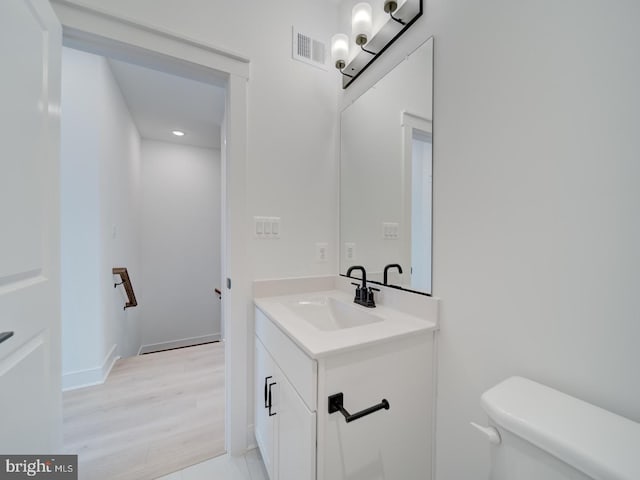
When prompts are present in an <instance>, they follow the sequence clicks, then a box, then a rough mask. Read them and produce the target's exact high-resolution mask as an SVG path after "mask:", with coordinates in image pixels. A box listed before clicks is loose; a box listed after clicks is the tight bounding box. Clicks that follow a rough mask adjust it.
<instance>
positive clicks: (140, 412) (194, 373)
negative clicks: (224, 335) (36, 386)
mask: <svg viewBox="0 0 640 480" xmlns="http://www.w3.org/2000/svg"><path fill="white" fill-rule="evenodd" d="M63 396H64V399H63V401H64V426H63V428H64V447H65V452H66V453H74V454H78V455H79V472H80V479H87V480H89V479H90V480H101V479H109V480H128V479H130V480H145V479H154V478H157V477H160V476H163V475H167V474H169V473H172V472H175V471H177V470H181V469H183V468H185V467H187V466H190V465H193V464H196V463H199V462H202V461H204V460H206V459H209V458H213V457H216V456H218V455H221V454H223V453H224V421H225V412H224V344H223V343H221V342H217V343H210V344H205V345H199V346H195V347H189V348H180V349H175V350H168V351H164V352H158V353H153V354H148V355H141V356H136V357H130V358H126V359H122V360H118V362H117V363H116V365H115V366H114V368H113V370H112V372H111V374H110V375H109V378H108V379H107V381H106V382H105V383H104V384H103V385H97V386H94V387H88V388H83V389H79V390H73V391H69V392H65V393H64V394H63Z"/></svg>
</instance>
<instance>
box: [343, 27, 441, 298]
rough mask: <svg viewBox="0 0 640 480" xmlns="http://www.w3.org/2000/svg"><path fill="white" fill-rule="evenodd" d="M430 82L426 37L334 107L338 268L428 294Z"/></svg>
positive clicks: (429, 47) (430, 53) (429, 44)
mask: <svg viewBox="0 0 640 480" xmlns="http://www.w3.org/2000/svg"><path fill="white" fill-rule="evenodd" d="M432 85H433V38H430V39H429V40H427V41H426V42H425V43H424V44H422V45H421V46H420V47H419V48H418V49H416V50H415V51H414V52H413V53H412V54H411V55H409V56H408V57H407V58H406V59H405V60H403V61H402V62H401V63H400V64H398V65H397V66H396V67H395V68H394V69H393V70H391V71H390V72H389V73H387V74H386V75H385V76H384V77H383V78H382V79H380V80H379V81H378V82H377V83H376V84H375V85H374V86H373V87H371V88H370V89H369V90H368V91H367V92H365V93H364V94H363V95H362V96H360V97H359V98H357V99H356V100H355V101H354V102H353V103H352V104H351V105H349V106H348V107H346V108H345V109H344V110H343V111H342V114H341V125H340V133H341V150H340V273H342V274H346V272H347V270H348V268H349V267H350V266H352V265H362V266H364V267H365V268H366V270H367V280H373V281H375V282H378V283H383V282H384V272H385V267H386V266H389V265H391V266H390V267H388V268H387V269H386V270H387V284H388V285H393V286H396V287H401V288H404V289H407V290H412V291H415V292H417V293H425V294H431V239H432V235H431V231H432V228H431V217H432V198H433V196H432V145H433V118H432V117H433V113H432V112H433V108H432V104H433V88H432ZM398 266H399V267H398ZM352 276H353V277H358V278H359V276H360V273H359V272H354V274H352Z"/></svg>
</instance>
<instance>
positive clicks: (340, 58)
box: [331, 33, 349, 70]
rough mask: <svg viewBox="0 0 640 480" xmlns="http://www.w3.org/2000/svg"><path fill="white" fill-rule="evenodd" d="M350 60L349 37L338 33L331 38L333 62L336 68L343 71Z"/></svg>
mask: <svg viewBox="0 0 640 480" xmlns="http://www.w3.org/2000/svg"><path fill="white" fill-rule="evenodd" d="M348 58H349V37H348V36H347V35H345V34H344V33H337V34H335V35H334V36H333V37H331V61H332V62H333V64H334V65H335V66H336V68H338V69H340V70H342V69H343V68H344V67H345V66H346V64H347V59H348Z"/></svg>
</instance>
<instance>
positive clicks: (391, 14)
mask: <svg viewBox="0 0 640 480" xmlns="http://www.w3.org/2000/svg"><path fill="white" fill-rule="evenodd" d="M389 16H390V17H391V19H392V20H395V21H396V22H398V23H399V24H400V25H406V24H407V22H404V21H403V20H400V19H399V18H396V17H394V16H393V12H389Z"/></svg>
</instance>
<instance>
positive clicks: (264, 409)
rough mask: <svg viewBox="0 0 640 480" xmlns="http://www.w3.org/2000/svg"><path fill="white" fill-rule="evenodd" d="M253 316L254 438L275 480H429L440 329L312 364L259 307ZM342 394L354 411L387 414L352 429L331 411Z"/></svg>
mask: <svg viewBox="0 0 640 480" xmlns="http://www.w3.org/2000/svg"><path fill="white" fill-rule="evenodd" d="M263 303H264V302H263ZM268 311H269V315H270V317H272V318H279V317H278V310H276V309H271V310H268ZM255 319H256V338H255V348H256V352H255V362H256V365H255V392H256V396H255V414H256V418H255V431H256V440H257V442H258V445H259V448H260V451H261V453H262V456H263V458H264V462H265V466H266V467H267V471H268V473H269V477H270V480H285V479H286V480H348V479H349V480H350V479H366V480H400V479H402V480H428V479H430V478H432V472H431V469H432V435H433V429H432V422H433V405H434V399H433V365H434V361H433V360H434V359H433V340H434V332H435V329H433V328H432V329H428V328H425V329H423V330H416V331H414V332H412V333H411V334H410V335H403V336H399V337H397V338H393V339H391V340H389V341H381V342H375V343H371V344H364V345H358V346H357V348H343V349H339V350H335V351H331V352H329V353H327V354H326V355H325V354H322V355H319V356H317V357H316V358H311V355H312V352H306V353H305V350H306V349H303V348H302V347H301V345H305V344H304V343H302V344H300V343H297V342H296V341H295V340H294V339H292V338H290V336H288V335H287V334H285V333H283V330H282V329H281V328H279V327H278V326H277V324H278V321H272V320H271V319H270V318H269V317H267V315H266V314H265V313H263V312H262V311H261V310H260V309H259V308H256V310H255ZM345 335H346V333H345ZM298 342H300V339H298ZM269 393H271V402H269ZM338 393H342V394H343V407H344V409H345V410H347V411H348V412H349V413H351V414H354V413H357V412H359V411H362V410H365V409H367V408H369V407H372V406H375V405H378V404H382V403H383V402H382V400H383V399H385V400H386V401H388V402H389V407H390V408H389V409H388V410H387V409H380V410H377V411H374V412H372V413H371V414H369V415H366V416H363V417H362V418H359V419H357V420H354V421H350V422H347V421H346V418H345V416H344V415H343V414H342V413H340V412H335V413H329V397H330V396H332V395H335V394H338ZM269 406H271V414H272V415H271V416H269Z"/></svg>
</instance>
